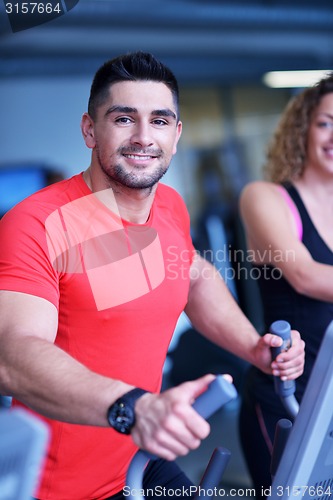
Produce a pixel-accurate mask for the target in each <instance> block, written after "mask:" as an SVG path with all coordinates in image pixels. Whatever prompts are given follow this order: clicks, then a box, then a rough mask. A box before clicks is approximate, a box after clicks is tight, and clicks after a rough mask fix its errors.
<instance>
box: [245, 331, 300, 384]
mask: <svg viewBox="0 0 333 500" xmlns="http://www.w3.org/2000/svg"><path fill="white" fill-rule="evenodd" d="M291 339H292V346H291V347H290V349H289V350H288V351H285V352H281V353H280V354H279V355H278V356H277V358H276V359H275V360H274V361H273V362H272V355H271V350H270V348H271V347H279V346H280V345H281V344H282V339H281V338H280V337H278V336H277V335H273V334H271V333H266V335H264V336H263V337H261V338H260V339H259V341H258V344H257V346H256V348H255V359H256V366H257V367H258V368H260V369H261V370H262V371H264V372H265V373H269V374H272V375H274V376H276V377H280V378H281V380H293V379H296V378H297V377H299V376H300V375H302V373H303V369H304V357H305V351H304V349H305V343H304V341H303V340H302V339H301V336H300V334H299V332H298V331H296V330H291Z"/></svg>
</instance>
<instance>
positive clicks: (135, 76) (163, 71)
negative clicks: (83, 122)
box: [88, 51, 179, 119]
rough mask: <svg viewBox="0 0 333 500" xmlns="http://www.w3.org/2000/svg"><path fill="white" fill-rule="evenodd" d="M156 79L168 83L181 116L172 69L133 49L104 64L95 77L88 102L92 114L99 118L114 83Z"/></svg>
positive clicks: (151, 56) (93, 116) (176, 84)
mask: <svg viewBox="0 0 333 500" xmlns="http://www.w3.org/2000/svg"><path fill="white" fill-rule="evenodd" d="M140 80H144V81H155V82H161V83H164V84H165V85H166V86H167V87H168V88H169V89H170V91H171V93H172V96H173V100H174V104H175V106H176V111H177V118H178V117H179V89H178V83H177V80H176V77H175V76H174V74H173V73H172V71H171V70H170V69H169V68H167V67H166V66H165V65H164V64H162V63H161V62H160V61H158V60H157V59H156V58H155V57H154V56H153V55H152V54H150V53H147V52H141V51H140V52H132V53H129V54H126V55H122V56H119V57H116V58H115V59H111V60H110V61H107V62H105V63H104V64H103V66H101V67H100V69H99V70H98V71H97V73H96V74H95V77H94V79H93V82H92V85H91V90H90V97H89V103H88V113H89V115H90V116H91V117H92V119H95V118H96V112H97V108H98V107H99V106H101V104H103V103H104V102H105V101H106V99H107V98H108V96H109V91H110V86H111V85H112V84H113V83H117V82H122V81H133V82H134V81H140Z"/></svg>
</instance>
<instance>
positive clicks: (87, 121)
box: [81, 113, 96, 149]
mask: <svg viewBox="0 0 333 500" xmlns="http://www.w3.org/2000/svg"><path fill="white" fill-rule="evenodd" d="M81 132H82V135H83V139H84V142H85V143H86V146H87V147H88V148H90V149H93V148H94V147H95V146H96V142H95V133H94V122H93V119H92V118H91V117H90V115H89V114H88V113H84V114H83V116H82V119H81Z"/></svg>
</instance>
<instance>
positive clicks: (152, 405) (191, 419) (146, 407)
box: [131, 375, 215, 460]
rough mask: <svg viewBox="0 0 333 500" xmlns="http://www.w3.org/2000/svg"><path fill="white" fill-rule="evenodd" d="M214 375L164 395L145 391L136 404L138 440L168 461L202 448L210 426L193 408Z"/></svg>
mask: <svg viewBox="0 0 333 500" xmlns="http://www.w3.org/2000/svg"><path fill="white" fill-rule="evenodd" d="M214 378H215V377H214V375H205V376H204V377H201V378H199V379H197V380H194V381H190V382H185V383H183V384H180V385H178V386H177V387H174V388H172V389H168V390H166V391H164V392H162V393H161V394H145V395H144V396H142V397H141V398H139V399H138V400H137V403H136V405H135V412H136V424H135V426H134V428H133V430H132V433H131V434H132V438H133V440H134V442H135V443H136V444H137V445H138V446H139V447H140V448H141V449H144V450H146V451H149V452H150V453H152V454H154V455H157V456H158V457H161V458H164V459H166V460H175V458H177V457H178V456H182V455H186V454H187V453H188V452H189V451H191V450H194V449H195V448H198V446H199V445H200V443H201V440H202V439H204V438H206V437H207V436H208V434H209V432H210V426H209V424H208V422H206V420H204V419H203V418H202V417H201V416H200V415H199V414H198V413H197V412H196V411H195V410H194V409H193V408H192V404H193V403H194V401H195V399H196V398H197V397H198V396H199V395H200V394H201V393H202V392H203V391H205V390H206V389H207V388H208V385H209V384H210V382H212V381H213V380H214Z"/></svg>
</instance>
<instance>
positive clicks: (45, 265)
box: [0, 201, 59, 307]
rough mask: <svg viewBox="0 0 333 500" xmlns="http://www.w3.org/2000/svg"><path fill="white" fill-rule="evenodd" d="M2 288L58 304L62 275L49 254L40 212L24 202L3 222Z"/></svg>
mask: <svg viewBox="0 0 333 500" xmlns="http://www.w3.org/2000/svg"><path fill="white" fill-rule="evenodd" d="M0 241H1V245H0V289H1V290H8V291H19V292H23V293H28V294H30V295H36V296H38V297H42V298H44V299H46V300H48V301H49V302H51V303H52V304H54V305H55V306H56V307H58V303H59V287H58V276H57V273H56V271H55V270H54V268H53V266H52V264H51V262H50V260H49V256H48V249H47V243H46V235H45V227H44V223H43V219H42V218H41V217H40V213H39V214H38V216H37V213H36V211H35V210H33V209H32V210H31V208H29V210H27V201H24V202H22V203H20V204H19V205H17V206H16V207H14V208H13V209H12V210H10V211H9V212H8V213H7V214H6V215H5V216H4V217H3V219H2V220H1V222H0Z"/></svg>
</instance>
